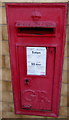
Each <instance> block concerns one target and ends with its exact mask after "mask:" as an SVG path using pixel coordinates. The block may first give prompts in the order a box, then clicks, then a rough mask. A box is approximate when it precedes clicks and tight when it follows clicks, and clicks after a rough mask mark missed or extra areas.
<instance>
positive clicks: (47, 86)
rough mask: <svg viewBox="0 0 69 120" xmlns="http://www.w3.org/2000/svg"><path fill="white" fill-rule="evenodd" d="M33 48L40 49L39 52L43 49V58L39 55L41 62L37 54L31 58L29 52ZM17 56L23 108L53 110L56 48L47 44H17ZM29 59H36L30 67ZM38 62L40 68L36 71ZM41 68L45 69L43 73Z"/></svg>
mask: <svg viewBox="0 0 69 120" xmlns="http://www.w3.org/2000/svg"><path fill="white" fill-rule="evenodd" d="M31 48H33V49H34V50H36V49H38V51H39V52H41V51H42V50H43V53H44V57H43V56H42V57H43V59H42V58H41V56H40V55H37V57H40V58H39V63H38V62H37V61H38V60H36V55H34V56H33V60H31V59H32V58H28V57H29V53H28V52H30V51H31ZM28 49H29V51H28ZM39 52H38V53H39ZM35 53H36V52H35ZM43 53H42V54H43ZM17 56H18V65H19V75H20V87H21V107H22V109H26V110H37V111H43V110H51V109H52V97H53V93H52V92H53V80H54V78H53V75H54V64H55V62H54V60H55V48H54V47H47V46H42V47H39V46H38V47H35V46H32V47H31V46H17ZM29 59H30V61H31V62H32V61H34V63H31V64H32V65H31V66H32V68H31V66H30V68H28V67H29V66H28V62H29ZM40 59H42V62H43V63H40V62H41V60H40ZM44 59H45V60H44ZM36 63H37V66H38V69H39V70H35V72H34V70H33V66H35V64H36ZM39 64H42V65H44V68H43V69H42V68H41V67H40V65H39ZM35 69H36V67H35ZM40 69H42V70H43V73H42V70H40ZM32 70H33V72H32ZM36 71H37V72H36ZM31 72H32V73H31Z"/></svg>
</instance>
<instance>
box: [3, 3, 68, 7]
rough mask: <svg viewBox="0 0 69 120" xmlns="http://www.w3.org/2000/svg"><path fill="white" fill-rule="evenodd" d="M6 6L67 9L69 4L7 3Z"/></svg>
mask: <svg viewBox="0 0 69 120" xmlns="http://www.w3.org/2000/svg"><path fill="white" fill-rule="evenodd" d="M5 4H6V6H10V7H13V6H15V7H19V6H29V7H30V6H32V5H33V6H38V7H39V6H47V7H67V6H68V2H64V3H62V2H58V3H55V2H54V3H33V2H26V3H11V2H7V3H5Z"/></svg>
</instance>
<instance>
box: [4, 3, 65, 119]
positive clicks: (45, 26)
mask: <svg viewBox="0 0 69 120" xmlns="http://www.w3.org/2000/svg"><path fill="white" fill-rule="evenodd" d="M6 8H7V19H8V34H9V48H10V60H11V71H12V85H13V93H14V106H15V113H16V114H26V115H42V116H53V117H56V116H57V115H58V110H59V101H60V87H61V76H62V64H63V55H64V44H65V28H66V14H67V3H50V4H49V3H47V4H45V3H39V4H38V3H37V4H36V3H18V4H16V3H12V4H10V3H7V5H6Z"/></svg>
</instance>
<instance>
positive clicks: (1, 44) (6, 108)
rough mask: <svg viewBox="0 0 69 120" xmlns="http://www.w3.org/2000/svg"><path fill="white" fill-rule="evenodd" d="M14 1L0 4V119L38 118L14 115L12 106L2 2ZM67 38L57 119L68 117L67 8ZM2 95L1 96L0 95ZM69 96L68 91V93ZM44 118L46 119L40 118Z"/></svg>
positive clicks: (68, 31) (56, 0)
mask: <svg viewBox="0 0 69 120" xmlns="http://www.w3.org/2000/svg"><path fill="white" fill-rule="evenodd" d="M13 1H14V0H2V2H0V16H2V17H0V117H1V116H2V118H39V116H28V115H15V114H14V105H13V93H12V86H11V70H10V57H9V47H8V33H7V22H6V9H5V3H4V2H13ZM23 1H24V2H67V0H59V1H58V0H49V1H48V0H47V1H46V0H15V2H23ZM66 27H67V37H66V45H65V55H64V65H63V75H62V88H61V99H60V108H59V118H67V117H68V116H69V96H68V102H67V86H68V87H69V51H68V49H69V7H68V22H67V26H66ZM1 93H2V95H1ZM68 95H69V91H68ZM1 111H2V114H1ZM40 118H46V117H40Z"/></svg>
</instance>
